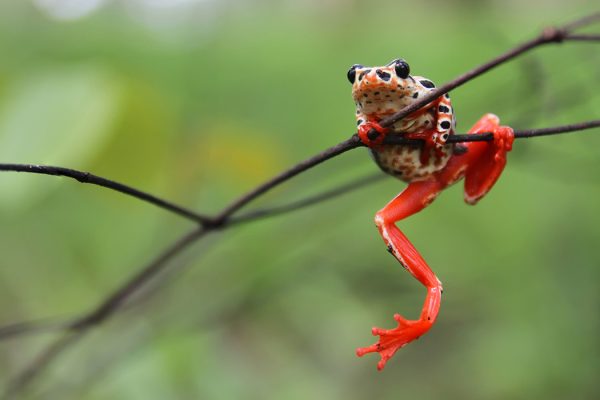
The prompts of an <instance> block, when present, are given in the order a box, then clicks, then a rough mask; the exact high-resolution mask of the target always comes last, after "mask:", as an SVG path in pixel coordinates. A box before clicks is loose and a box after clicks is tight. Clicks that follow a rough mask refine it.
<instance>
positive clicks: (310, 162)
mask: <svg viewBox="0 0 600 400" xmlns="http://www.w3.org/2000/svg"><path fill="white" fill-rule="evenodd" d="M597 18H598V15H596V14H595V15H594V16H588V17H585V18H583V19H581V20H578V21H574V22H572V23H570V24H568V25H565V26H564V27H563V28H562V29H560V28H559V29H556V28H550V29H546V30H545V31H544V32H543V33H542V34H541V35H540V36H539V37H537V38H535V39H533V40H531V41H529V42H525V43H524V44H522V45H520V46H517V47H515V48H514V49H513V50H510V51H508V52H506V53H505V54H503V55H501V56H499V57H496V58H494V59H493V60H492V61H490V62H488V63H485V64H483V65H481V66H480V67H477V68H475V69H473V70H471V71H469V72H467V73H466V74H463V75H461V76H459V77H458V78H456V79H454V80H453V81H451V82H449V83H447V84H445V85H443V86H441V87H439V88H438V89H436V90H434V91H432V92H431V93H429V94H428V95H427V96H424V97H423V98H422V99H420V100H419V101H418V102H415V103H414V104H412V105H411V106H408V107H405V108H404V109H402V110H400V111H399V112H398V113H396V114H394V115H392V116H391V117H389V118H387V119H385V120H383V121H381V125H383V126H389V125H391V124H393V123H394V122H396V121H398V120H399V119H401V118H403V117H405V116H406V115H408V114H410V113H412V112H414V111H416V110H418V109H419V108H421V107H423V106H425V105H426V104H428V103H429V102H431V101H432V100H434V99H435V98H437V97H439V96H441V95H443V94H445V93H447V92H448V91H449V90H451V89H453V88H456V87H458V86H460V85H462V84H464V83H466V82H468V81H470V80H472V79H474V78H476V77H477V76H479V75H481V74H483V73H484V72H486V71H488V70H490V69H492V68H494V67H496V66H498V65H500V64H502V63H504V62H507V61H509V60H511V59H513V58H515V57H517V56H518V55H520V54H523V53H525V52H526V51H529V50H531V49H533V48H535V47H538V46H540V45H543V44H547V43H559V42H561V41H562V40H564V39H565V38H566V37H567V36H568V35H570V31H571V30H572V29H574V28H576V27H580V26H583V25H585V24H588V23H591V22H593V21H595V20H596V19H597ZM570 38H571V39H573V38H574V36H570ZM573 40H577V39H573ZM592 123H595V122H594V121H592ZM590 127H591V126H590ZM561 128H562V127H561ZM555 129H556V128H550V129H547V130H546V133H545V134H553V133H559V132H554V130H555ZM525 132H526V131H524V134H525ZM529 132H531V131H529ZM565 132H566V131H565ZM470 136H475V135H470ZM476 136H483V135H476ZM536 136H537V135H536ZM523 137H525V136H523ZM527 137H531V136H527ZM469 140H471V139H469ZM360 146H362V144H361V142H360V140H359V139H358V137H357V136H356V135H353V136H352V137H350V138H349V139H347V140H345V141H343V142H341V143H340V144H338V145H336V146H333V147H331V148H329V149H327V150H325V151H324V152H322V153H320V154H318V155H316V156H314V157H311V158H309V159H307V160H305V161H303V162H301V163H300V164H298V165H296V166H295V167H293V168H291V169H289V170H287V171H285V172H283V173H281V174H279V175H277V176H276V177H274V178H273V179H271V180H269V181H267V182H265V183H263V184H262V185H260V186H258V187H257V188H255V189H254V190H251V191H250V192H248V193H246V194H245V195H243V196H241V197H239V198H238V199H236V200H234V201H232V202H231V203H230V204H229V205H228V206H226V207H225V208H224V209H223V210H222V211H221V212H220V213H218V214H217V216H216V217H215V218H207V217H204V216H199V215H197V214H195V213H193V212H189V210H180V207H178V206H175V205H167V206H165V202H164V201H162V200H160V199H157V198H154V197H153V196H151V195H147V194H145V193H141V192H138V191H136V190H135V189H131V188H128V187H124V185H120V184H115V183H113V184H112V185H108V184H107V185H105V184H104V183H106V182H104V180H103V178H100V177H94V178H98V181H97V182H90V183H95V184H100V186H105V187H109V188H112V189H114V190H118V191H121V192H123V193H126V194H130V195H132V196H134V197H138V198H141V199H143V200H146V201H150V202H151V203H153V204H156V205H159V206H161V207H163V208H166V209H169V210H172V211H174V212H176V213H178V214H180V215H183V216H187V217H190V216H192V217H194V219H195V220H197V221H198V222H200V223H201V224H203V226H202V227H199V228H196V229H194V230H193V231H191V232H189V233H187V234H186V235H184V236H183V237H181V238H180V239H179V240H178V241H177V242H176V243H175V244H174V245H172V246H171V247H170V248H169V249H167V251H165V252H164V253H163V254H161V255H160V256H159V257H157V258H156V259H155V260H154V261H152V262H151V263H150V264H148V265H147V266H146V267H144V268H143V269H142V270H141V271H139V272H138V273H137V274H136V275H134V277H133V278H131V279H130V280H128V281H127V282H126V283H124V284H123V285H122V286H120V287H119V288H118V289H116V290H115V291H114V292H113V293H111V294H110V295H109V296H108V297H107V298H106V299H105V300H104V301H102V302H101V303H100V305H98V306H97V307H95V308H94V309H92V310H91V311H90V312H87V313H84V314H83V315H82V316H81V317H80V318H77V319H76V320H75V322H74V323H72V324H70V329H71V332H69V333H68V334H65V335H64V336H63V337H62V338H60V339H59V340H58V341H56V342H55V343H53V344H52V345H50V346H49V347H47V348H46V349H45V350H44V351H43V352H42V353H41V355H40V356H38V357H37V358H36V359H35V360H34V361H33V363H31V364H30V365H29V367H28V368H26V369H25V370H24V371H23V372H22V373H21V374H18V375H17V376H16V377H15V378H14V379H13V380H12V381H11V384H10V385H9V389H8V391H7V392H6V395H7V396H11V395H14V394H18V393H20V392H21V391H22V390H23V389H24V388H25V387H26V386H28V385H29V383H30V382H31V381H32V380H33V379H34V378H35V377H36V376H37V375H39V374H40V373H41V372H42V371H43V370H44V369H46V368H47V367H48V365H49V364H50V363H51V362H52V361H53V360H54V359H55V358H56V357H57V356H58V355H60V353H62V352H63V351H64V350H65V349H67V348H68V347H69V346H70V345H72V344H73V343H75V342H76V341H77V340H79V339H80V338H82V337H83V335H84V334H85V333H86V332H88V331H89V329H90V328H92V327H93V326H95V325H97V324H98V323H100V322H102V321H104V320H106V319H107V318H108V317H110V316H111V315H113V314H114V313H115V312H116V311H118V310H119V309H120V307H121V306H122V305H123V304H124V303H125V302H126V301H127V300H128V299H129V298H130V297H131V296H132V295H133V294H135V293H136V292H137V291H138V290H139V289H140V288H141V287H143V286H144V285H145V284H146V283H147V282H148V281H149V280H151V279H152V278H153V277H155V276H156V275H157V274H158V273H160V272H161V271H162V270H164V268H165V267H166V265H167V262H168V261H170V259H172V258H173V257H175V256H176V255H178V254H179V253H180V252H181V251H183V250H184V249H185V248H187V247H188V246H189V245H191V244H192V243H194V242H195V241H197V240H199V239H200V238H201V237H203V236H205V235H206V234H208V233H210V232H214V231H216V230H220V229H224V228H226V227H227V226H228V225H233V222H235V219H233V218H231V217H232V215H233V214H234V213H235V212H237V211H238V210H240V209H241V208H243V207H244V206H246V205H247V204H249V203H250V202H251V201H253V200H254V199H256V198H257V197H259V196H261V195H263V194H264V193H266V192H268V191H269V190H271V189H273V188H275V187H276V186H278V185H280V184H281V183H283V182H285V181H287V180H289V179H291V178H292V177H294V176H296V175H298V174H300V173H301V172H304V171H306V170H307V169H309V168H312V167H314V166H316V165H318V164H320V163H322V162H324V161H326V160H329V159H331V158H333V157H335V156H337V155H340V154H342V153H344V152H346V151H348V150H351V149H354V148H357V147H360ZM4 165H6V164H4ZM63 170H66V169H63ZM66 171H68V170H66ZM71 171H72V170H71ZM30 172H31V171H30ZM35 172H37V171H35ZM62 172H64V171H62ZM77 172H78V171H74V174H75V175H77V174H76V173H77ZM38 173H45V172H38ZM51 175H52V174H51ZM61 175H62V174H61ZM64 176H70V177H73V178H75V179H77V178H76V177H75V176H71V175H68V174H64ZM82 178H85V177H82ZM78 180H79V179H78ZM84 181H87V179H84ZM101 183H102V184H101ZM148 196H149V197H148ZM240 218H242V219H243V218H244V217H243V216H242V217H240ZM247 218H248V217H246V219H247ZM256 218H258V216H257V217H256Z"/></svg>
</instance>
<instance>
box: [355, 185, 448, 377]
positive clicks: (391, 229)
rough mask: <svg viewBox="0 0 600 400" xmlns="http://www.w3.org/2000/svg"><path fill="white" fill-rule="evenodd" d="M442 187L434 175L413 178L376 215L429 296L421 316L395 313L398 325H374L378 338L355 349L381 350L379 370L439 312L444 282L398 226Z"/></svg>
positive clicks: (393, 248) (398, 254)
mask: <svg viewBox="0 0 600 400" xmlns="http://www.w3.org/2000/svg"><path fill="white" fill-rule="evenodd" d="M442 189H443V185H442V184H440V183H439V182H438V181H437V180H435V179H431V180H429V181H421V182H413V183H411V184H410V185H408V187H407V188H406V189H405V190H404V191H403V192H402V193H400V194H399V195H398V196H397V197H396V198H394V199H393V200H392V201H391V202H390V203H389V204H388V205H386V206H385V207H384V208H383V209H382V210H381V211H379V212H378V213H377V215H376V216H375V223H376V225H377V228H378V229H379V232H380V233H381V236H382V237H383V240H384V241H385V243H386V245H387V246H388V250H389V251H390V253H392V255H394V257H396V259H398V261H399V262H400V264H402V266H403V267H404V268H406V269H407V270H408V271H409V272H410V273H411V274H412V275H413V276H414V277H415V278H417V279H418V280H419V282H421V283H422V284H423V285H424V286H425V287H426V288H427V297H426V298H425V303H424V304H423V309H422V311H421V315H420V317H419V319H418V320H406V319H404V318H403V317H401V316H400V315H399V314H396V315H394V319H395V320H396V321H397V322H398V326H397V327H396V328H394V329H389V330H385V329H379V328H373V330H372V333H373V335H375V336H379V341H378V342H377V343H376V344H373V345H371V346H368V347H363V348H359V349H357V350H356V354H357V355H358V356H363V355H365V354H367V353H371V352H378V353H379V354H380V356H381V360H380V361H379V362H378V363H377V369H379V370H381V369H383V367H384V366H385V363H386V362H387V360H389V359H390V358H391V357H392V356H393V355H394V353H395V352H396V351H397V350H398V349H400V348H401V347H402V346H404V345H406V344H407V343H409V342H411V341H413V340H414V339H418V338H419V336H421V335H423V334H424V333H426V332H427V331H428V330H429V328H431V326H432V325H433V323H434V322H435V319H436V317H437V315H438V310H439V308H440V301H441V294H442V284H441V282H440V281H439V280H438V279H437V277H436V276H435V275H434V273H433V272H432V271H431V269H430V268H429V266H427V263H426V262H425V260H423V258H422V257H421V255H420V254H419V253H418V252H417V250H416V249H415V248H414V246H413V245H412V244H411V243H410V241H409V240H408V239H407V238H406V236H404V234H403V233H402V232H401V231H400V229H398V227H397V226H396V222H397V221H400V220H402V219H404V218H406V217H409V216H410V215H412V214H415V213H417V212H419V211H421V210H422V209H423V208H425V207H426V206H427V205H429V204H430V203H431V202H432V201H433V200H434V199H435V198H436V197H437V195H438V194H439V192H440V191H441V190H442Z"/></svg>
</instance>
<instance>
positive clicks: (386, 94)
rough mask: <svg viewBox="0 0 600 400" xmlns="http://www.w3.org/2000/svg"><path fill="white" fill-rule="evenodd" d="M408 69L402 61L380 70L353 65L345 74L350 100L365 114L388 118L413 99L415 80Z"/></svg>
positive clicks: (379, 68)
mask: <svg viewBox="0 0 600 400" xmlns="http://www.w3.org/2000/svg"><path fill="white" fill-rule="evenodd" d="M409 73H410V67H409V66H408V63H407V62H406V61H404V60H403V59H401V58H398V59H396V60H393V61H392V62H390V63H389V64H387V65H385V66H382V67H365V66H363V65H359V64H355V65H353V66H352V67H350V69H349V70H348V80H349V81H350V83H352V97H353V98H354V101H355V102H356V106H357V107H358V109H359V110H360V111H362V112H363V113H365V114H371V113H377V114H389V113H392V112H395V111H398V109H399V107H402V106H405V105H408V104H409V103H410V102H411V101H412V100H413V99H412V97H411V96H412V94H413V91H414V90H415V80H414V79H413V78H412V77H411V76H410V75H409Z"/></svg>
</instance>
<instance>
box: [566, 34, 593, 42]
mask: <svg viewBox="0 0 600 400" xmlns="http://www.w3.org/2000/svg"><path fill="white" fill-rule="evenodd" d="M565 40H573V41H582V42H587V41H590V42H597V41H600V34H593V33H590V34H579V35H567V36H566V37H565Z"/></svg>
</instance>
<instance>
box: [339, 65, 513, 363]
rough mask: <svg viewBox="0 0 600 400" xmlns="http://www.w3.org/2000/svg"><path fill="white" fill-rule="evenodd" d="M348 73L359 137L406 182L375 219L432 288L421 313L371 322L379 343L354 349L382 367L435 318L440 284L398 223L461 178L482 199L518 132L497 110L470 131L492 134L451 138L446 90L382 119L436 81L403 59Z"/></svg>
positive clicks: (468, 195) (390, 244)
mask: <svg viewBox="0 0 600 400" xmlns="http://www.w3.org/2000/svg"><path fill="white" fill-rule="evenodd" d="M348 79H349V80H350V82H351V83H352V97H353V98H354V102H355V103H356V122H357V125H358V135H359V137H360V139H361V140H362V142H363V143H364V144H365V145H367V146H368V147H369V148H370V151H371V154H372V156H373V158H374V160H375V162H376V163H377V164H378V165H379V167H380V168H381V169H382V170H384V171H385V172H387V173H389V174H391V175H393V176H395V177H397V178H399V179H401V180H404V181H406V182H408V186H407V187H406V189H404V191H403V192H401V193H400V194H399V195H398V196H396V198H394V199H393V200H392V201H390V202H389V203H388V204H387V205H386V206H385V207H384V208H382V209H381V210H380V211H379V212H377V214H376V216H375V225H376V226H377V229H378V230H379V233H380V234H381V237H382V238H383V241H384V242H385V244H386V246H387V249H388V251H389V252H390V253H391V254H392V255H393V256H394V257H395V258H396V259H397V260H398V262H399V263H400V264H401V265H402V266H403V267H404V268H405V269H406V270H407V271H408V272H410V273H411V274H412V275H413V276H414V277H415V278H416V279H417V280H418V281H419V282H421V283H422V284H423V286H425V288H426V289H427V295H426V297H425V302H424V304H423V308H422V310H421V314H420V315H419V318H418V319H416V320H408V319H405V318H404V317H402V316H401V315H399V314H395V315H394V319H395V320H396V323H397V327H395V328H393V329H380V328H373V330H372V334H373V335H375V336H379V339H378V341H377V343H375V344H373V345H371V346H367V347H363V348H359V349H357V351H356V354H357V355H359V356H363V355H365V354H367V353H372V352H377V353H379V355H380V357H381V358H380V360H379V362H378V364H377V368H378V369H383V367H384V366H385V365H386V363H387V361H388V360H389V359H390V358H391V357H392V356H393V355H394V354H395V353H396V351H398V349H400V348H402V347H403V346H405V345H406V344H408V343H410V342H411V341H413V340H415V339H417V338H419V337H420V336H422V335H423V334H425V333H426V332H427V331H428V330H429V329H430V328H431V327H432V326H433V324H434V323H435V320H436V318H437V315H438V311H439V308H440V304H441V295H442V291H443V290H442V283H441V282H440V280H439V279H438V278H437V277H436V276H435V274H434V273H433V271H432V270H431V269H430V268H429V266H428V265H427V263H426V262H425V260H424V259H423V258H422V257H421V255H420V254H419V252H418V251H417V250H416V249H415V247H414V246H413V245H412V243H411V242H410V241H409V240H408V239H407V238H406V236H405V235H404V234H403V233H402V231H400V229H399V228H398V227H397V226H396V223H397V222H398V221H400V220H403V219H405V218H408V217H409V216H411V215H413V214H415V213H417V212H419V211H421V210H422V209H424V208H425V207H427V206H428V205H429V204H430V203H431V202H433V200H435V198H436V197H437V196H438V195H439V194H440V192H441V191H442V190H444V189H445V188H446V187H448V186H450V185H452V184H454V183H455V182H457V181H459V180H460V179H462V178H464V179H465V191H464V197H465V201H466V202H467V203H469V204H475V203H477V201H479V199H481V198H482V197H483V196H484V195H485V194H486V193H487V192H488V191H489V190H490V189H491V187H492V186H493V185H494V183H495V182H496V180H497V179H498V177H499V176H500V174H501V173H502V170H503V169H504V166H505V164H506V154H507V152H508V151H510V149H511V148H512V142H513V139H514V134H513V131H512V129H511V128H509V127H507V126H500V124H499V119H498V117H496V116H495V115H493V114H486V115H484V116H483V117H482V118H481V119H480V120H479V121H478V122H477V123H476V124H475V125H474V126H473V128H471V130H470V131H469V133H470V134H480V133H484V132H492V134H493V137H494V140H493V141H491V142H467V143H464V144H461V145H456V146H454V145H452V144H449V143H447V139H448V137H449V136H450V135H453V134H454V129H455V122H454V113H453V109H452V104H451V103H450V96H448V95H447V94H446V95H443V96H441V97H439V98H437V99H436V100H433V101H432V102H431V103H429V104H428V105H427V106H425V107H424V108H422V109H420V110H418V111H417V112H415V113H413V114H410V115H408V116H406V117H404V118H403V119H401V120H400V121H397V122H396V123H394V124H393V125H392V126H391V127H389V128H383V127H381V126H380V125H379V121H381V119H383V118H385V117H387V116H390V115H391V114H394V113H396V112H397V111H399V110H400V109H402V108H404V107H406V106H408V105H410V104H413V103H414V102H415V101H417V100H418V99H419V98H422V97H423V96H424V95H426V94H427V93H429V92H430V91H431V90H434V88H435V85H434V84H433V82H431V81H430V80H428V79H426V78H423V77H420V76H410V74H409V67H408V64H406V62H405V61H404V60H400V59H398V60H394V61H392V62H391V63H389V64H388V65H386V66H382V67H363V66H359V65H355V66H353V67H352V68H351V69H350V70H349V71H348ZM387 135H401V136H403V137H406V138H413V139H421V140H422V141H423V146H407V145H384V144H382V143H383V141H384V139H385V137H386V136H387Z"/></svg>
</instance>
